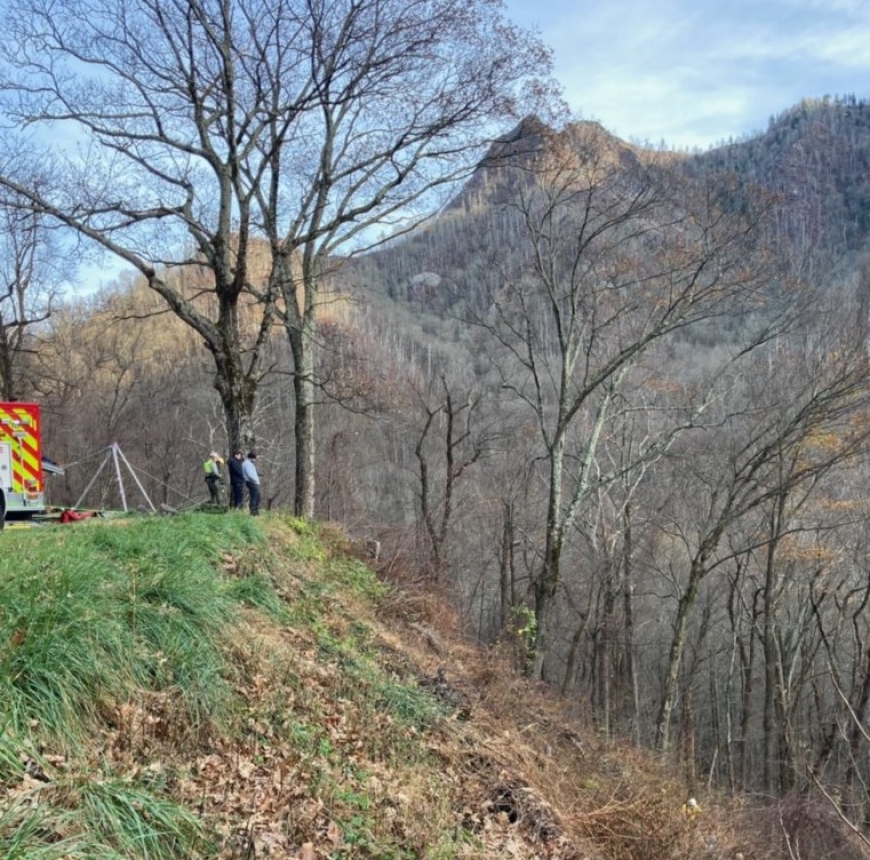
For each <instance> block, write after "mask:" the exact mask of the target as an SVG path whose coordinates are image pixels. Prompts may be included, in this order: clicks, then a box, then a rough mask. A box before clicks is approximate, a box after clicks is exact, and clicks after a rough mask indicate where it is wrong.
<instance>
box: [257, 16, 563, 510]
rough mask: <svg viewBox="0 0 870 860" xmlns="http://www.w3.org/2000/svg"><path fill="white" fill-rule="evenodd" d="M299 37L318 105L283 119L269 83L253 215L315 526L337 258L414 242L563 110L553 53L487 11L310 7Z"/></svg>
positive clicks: (279, 84) (300, 490) (280, 85)
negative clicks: (520, 134)
mask: <svg viewBox="0 0 870 860" xmlns="http://www.w3.org/2000/svg"><path fill="white" fill-rule="evenodd" d="M298 23H299V30H298V32H297V34H296V42H295V44H296V45H297V46H298V50H299V51H300V52H301V54H303V55H304V57H305V74H306V75H307V79H308V81H309V87H310V96H311V99H310V101H311V104H310V106H309V107H307V108H306V109H305V110H300V111H297V112H296V113H295V114H294V115H292V116H290V115H289V114H287V113H286V112H283V111H282V110H281V105H282V104H283V103H284V101H286V96H285V95H284V89H285V87H286V82H285V81H284V80H283V79H282V78H280V77H278V76H275V77H274V78H272V80H271V88H270V92H269V107H270V110H271V115H272V117H273V119H272V121H271V122H270V124H269V127H268V133H267V134H266V135H265V136H264V137H263V139H262V141H261V144H260V145H261V148H262V152H263V156H264V158H267V159H268V163H269V182H263V183H260V184H259V190H258V198H257V201H258V206H259V212H260V224H259V226H260V227H261V229H262V230H263V232H264V234H265V235H266V236H267V237H268V240H269V245H270V249H271V254H272V279H273V285H274V287H275V290H276V292H277V293H278V294H279V295H280V296H281V298H282V299H283V301H282V302H281V303H280V306H279V308H278V313H279V316H280V318H281V321H282V323H283V325H284V328H285V331H286V333H287V336H288V338H289V342H290V345H291V349H292V353H293V359H294V372H295V376H294V385H295V397H296V419H295V427H294V431H295V453H296V495H295V503H294V506H295V509H296V513H297V514H300V515H305V516H312V515H313V513H314V499H315V492H314V464H315V437H316V434H315V391H316V388H317V385H318V379H317V361H316V355H317V350H318V346H319V343H318V338H317V325H316V317H317V314H318V312H319V311H318V308H319V307H320V306H322V305H323V303H324V302H325V301H329V300H331V298H330V297H329V296H326V297H324V293H325V292H326V290H325V287H326V285H327V284H328V281H329V278H330V275H331V273H332V272H333V271H334V269H335V267H336V265H337V263H338V261H337V258H336V255H337V254H341V255H342V256H343V257H345V258H346V257H347V256H348V255H350V254H358V253H360V252H361V251H363V250H366V249H370V248H372V247H374V246H375V245H378V244H380V243H382V242H383V241H385V239H387V238H389V239H393V240H395V239H396V237H398V236H399V235H401V234H404V233H407V232H408V231H409V230H411V229H413V228H414V227H415V226H416V225H417V224H419V223H420V221H421V220H422V219H424V218H426V217H428V216H429V215H431V214H432V213H433V212H435V211H436V210H437V208H438V206H439V205H440V204H441V203H442V202H443V199H444V198H443V196H442V194H440V193H438V192H439V190H443V191H444V192H447V191H449V190H450V189H452V188H454V187H455V183H456V182H457V180H460V179H462V178H465V177H466V176H468V175H469V174H470V173H471V171H472V169H473V168H474V167H475V166H476V164H477V163H478V161H479V160H480V158H481V156H482V155H483V151H484V146H485V145H487V144H488V143H489V141H490V140H491V139H492V138H493V137H494V136H495V135H496V134H498V133H500V132H501V131H503V124H504V123H505V122H508V121H511V122H515V121H516V120H517V119H518V118H519V116H520V115H521V113H522V112H525V111H530V110H533V109H538V110H540V109H542V108H548V109H550V108H552V106H553V105H554V104H557V102H555V101H553V100H552V99H551V91H550V87H549V85H545V76H546V75H547V73H548V69H549V56H548V52H547V51H546V50H545V49H544V47H543V46H542V45H541V43H540V41H539V40H538V39H537V38H536V37H535V36H534V35H533V34H530V33H527V32H524V31H522V30H520V29H519V28H517V27H515V26H513V25H511V24H510V23H509V22H507V21H506V20H505V19H504V18H503V17H502V11H501V9H500V8H499V7H498V6H497V5H496V4H494V3H491V2H488V0H439V2H433V0H361V2H355V3H348V2H345V0H308V2H305V3H302V4H300V13H299V18H298ZM532 83H535V84H536V85H535V86H534V87H533V86H530V85H531V84H532ZM527 85H528V86H527Z"/></svg>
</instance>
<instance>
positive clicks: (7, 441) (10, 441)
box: [0, 401, 45, 528]
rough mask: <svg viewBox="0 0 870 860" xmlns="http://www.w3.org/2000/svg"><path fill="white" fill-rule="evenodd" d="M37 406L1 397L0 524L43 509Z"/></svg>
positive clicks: (43, 480) (22, 518)
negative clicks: (5, 400)
mask: <svg viewBox="0 0 870 860" xmlns="http://www.w3.org/2000/svg"><path fill="white" fill-rule="evenodd" d="M44 474H45V473H44V470H43V462H42V442H41V439H40V426H39V406H37V404H35V403H7V402H3V401H0V528H3V522H4V521H8V520H32V519H33V518H34V517H35V516H36V515H37V514H42V513H44V512H45V477H44Z"/></svg>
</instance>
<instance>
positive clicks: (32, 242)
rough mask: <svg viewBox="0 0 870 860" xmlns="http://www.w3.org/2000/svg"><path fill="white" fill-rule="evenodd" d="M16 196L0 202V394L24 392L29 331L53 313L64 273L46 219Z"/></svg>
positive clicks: (71, 270) (31, 344)
mask: <svg viewBox="0 0 870 860" xmlns="http://www.w3.org/2000/svg"><path fill="white" fill-rule="evenodd" d="M25 204H26V201H24V200H23V199H21V198H20V197H18V196H17V195H10V196H7V197H6V199H4V200H2V201H0V397H2V399H4V400H19V399H21V398H22V397H23V396H24V395H25V389H26V385H25V366H24V365H25V360H26V358H27V356H28V355H29V354H31V353H32V351H33V350H34V348H35V340H34V338H33V337H32V336H31V337H30V338H28V335H32V332H33V331H34V329H35V328H36V326H38V324H39V323H42V322H44V321H45V320H47V319H48V318H49V317H50V316H51V313H52V310H53V307H54V304H55V303H56V301H57V299H58V297H59V295H60V293H61V284H62V281H63V280H64V277H65V278H66V279H68V280H72V279H73V278H74V276H75V267H74V266H69V267H68V270H67V271H66V272H61V259H62V258H63V255H62V253H61V249H60V247H59V243H58V242H57V241H55V239H56V237H55V236H54V235H53V234H52V231H51V230H50V228H49V226H48V225H47V224H46V218H45V217H44V216H42V215H40V214H38V213H36V212H34V211H32V210H31V209H29V208H28V207H27V206H26V205H25Z"/></svg>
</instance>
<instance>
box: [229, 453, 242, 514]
mask: <svg viewBox="0 0 870 860" xmlns="http://www.w3.org/2000/svg"><path fill="white" fill-rule="evenodd" d="M227 469H228V471H229V473H230V494H231V497H230V507H231V508H241V507H242V506H243V505H244V504H245V473H244V471H243V470H242V452H241V451H238V450H237V451H233V456H232V457H230V459H229V460H228V461H227Z"/></svg>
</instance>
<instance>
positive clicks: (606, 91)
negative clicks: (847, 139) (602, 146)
mask: <svg viewBox="0 0 870 860" xmlns="http://www.w3.org/2000/svg"><path fill="white" fill-rule="evenodd" d="M539 10H540V6H539V5H538V3H536V2H534V3H533V0H508V14H509V15H511V16H512V17H513V18H514V19H515V20H517V21H518V22H519V23H521V24H524V25H527V26H528V25H533V24H535V23H537V25H538V26H539V28H540V30H541V33H542V36H543V38H544V41H546V42H548V43H549V44H550V45H551V46H552V47H553V49H554V52H555V58H556V77H557V78H558V79H559V80H560V82H561V83H562V84H563V86H564V88H565V91H566V95H567V97H568V99H569V102H570V103H571V105H572V107H573V108H574V109H575V110H577V111H578V112H580V113H581V114H582V115H583V116H586V117H587V118H594V119H599V120H600V121H601V122H602V123H603V124H604V125H605V126H606V127H607V128H609V129H610V130H611V131H613V132H614V133H616V134H618V135H619V136H621V137H623V138H626V139H634V140H649V141H651V142H653V143H657V142H658V141H660V140H661V139H665V140H666V141H668V142H669V143H671V144H672V145H674V146H681V147H695V146H699V147H706V146H709V145H712V144H714V143H717V142H720V141H721V140H723V139H726V138H728V137H740V136H743V135H745V134H749V133H754V132H757V131H759V130H762V129H763V128H765V127H766V125H767V119H768V117H769V116H770V115H771V114H777V113H779V112H781V111H783V110H785V109H787V108H789V107H791V106H792V105H793V104H796V103H797V102H798V101H799V100H800V99H801V98H804V97H817V96H822V95H846V94H852V93H854V94H855V95H857V96H859V97H862V96H866V95H868V94H870V93H868V90H867V87H868V83H870V38H868V37H870V3H866V2H865V0H766V2H758V0H736V2H731V3H727V4H726V3H724V2H719V3H705V4H704V5H703V6H701V4H698V3H697V2H693V0H658V2H656V3H655V4H650V3H649V2H648V0H586V2H585V3H584V4H582V6H580V7H578V6H577V5H576V4H575V3H574V2H572V0H551V2H550V3H548V5H547V7H546V10H547V11H546V17H545V16H544V15H542V14H541V13H540V11H539Z"/></svg>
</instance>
